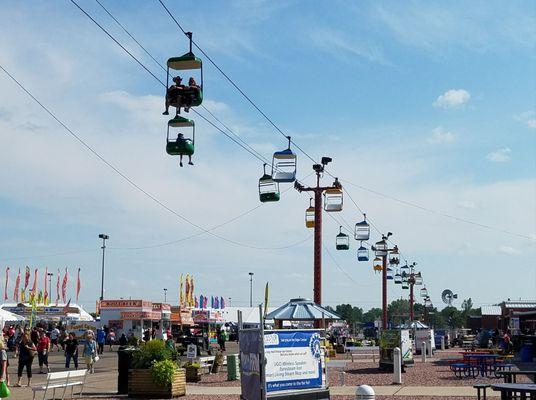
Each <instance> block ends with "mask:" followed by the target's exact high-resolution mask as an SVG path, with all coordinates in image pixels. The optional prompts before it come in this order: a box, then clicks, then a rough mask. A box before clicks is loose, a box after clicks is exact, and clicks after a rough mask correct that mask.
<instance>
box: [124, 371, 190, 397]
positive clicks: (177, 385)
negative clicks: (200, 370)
mask: <svg viewBox="0 0 536 400" xmlns="http://www.w3.org/2000/svg"><path fill="white" fill-rule="evenodd" d="M181 396H186V371H185V370H184V369H183V368H177V370H176V371H175V375H174V377H173V382H172V383H171V385H169V386H159V385H157V384H155V383H154V382H153V379H152V378H151V371H149V370H148V369H131V370H129V371H128V397H132V398H138V399H173V398H175V397H181Z"/></svg>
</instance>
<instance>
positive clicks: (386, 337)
mask: <svg viewBox="0 0 536 400" xmlns="http://www.w3.org/2000/svg"><path fill="white" fill-rule="evenodd" d="M395 347H398V348H399V349H400V351H401V353H402V370H404V368H405V366H407V365H412V364H413V363H414V360H413V350H412V348H413V346H412V341H411V338H410V335H409V329H385V330H382V331H380V369H381V370H384V371H392V370H393V367H394V358H393V353H394V348H395Z"/></svg>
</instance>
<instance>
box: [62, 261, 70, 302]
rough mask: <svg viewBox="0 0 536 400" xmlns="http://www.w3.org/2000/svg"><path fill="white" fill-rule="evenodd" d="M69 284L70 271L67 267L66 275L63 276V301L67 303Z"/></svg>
mask: <svg viewBox="0 0 536 400" xmlns="http://www.w3.org/2000/svg"><path fill="white" fill-rule="evenodd" d="M68 282H69V271H68V270H67V267H65V275H63V282H62V284H61V299H62V300H63V302H64V303H65V300H66V298H67V283H68Z"/></svg>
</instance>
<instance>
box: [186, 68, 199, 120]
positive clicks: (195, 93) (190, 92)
mask: <svg viewBox="0 0 536 400" xmlns="http://www.w3.org/2000/svg"><path fill="white" fill-rule="evenodd" d="M185 88H186V89H187V93H185V99H184V100H185V101H184V111H185V112H189V111H190V107H191V106H192V103H193V102H194V100H195V99H196V98H198V97H199V94H200V91H201V86H199V85H198V84H197V82H196V81H195V79H194V77H193V76H191V77H190V79H188V86H185Z"/></svg>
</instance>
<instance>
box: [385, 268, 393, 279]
mask: <svg viewBox="0 0 536 400" xmlns="http://www.w3.org/2000/svg"><path fill="white" fill-rule="evenodd" d="M393 278H394V272H393V269H392V268H390V267H387V279H389V280H392V279H393Z"/></svg>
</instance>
